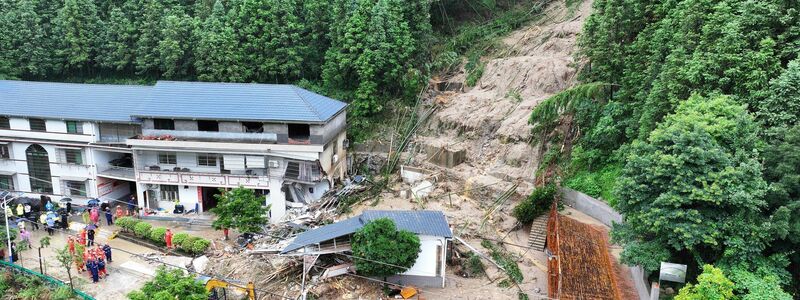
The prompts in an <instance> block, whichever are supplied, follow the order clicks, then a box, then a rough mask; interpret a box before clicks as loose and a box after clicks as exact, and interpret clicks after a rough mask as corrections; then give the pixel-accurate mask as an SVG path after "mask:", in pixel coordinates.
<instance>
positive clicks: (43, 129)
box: [28, 118, 47, 132]
mask: <svg viewBox="0 0 800 300" xmlns="http://www.w3.org/2000/svg"><path fill="white" fill-rule="evenodd" d="M40 121H41V122H42V124H41V125H42V126H41V129H39V126H38V125H39V124H38V122H40ZM34 122H36V123H37V124H36V125H37V126H35V127H36V129H34V126H33V125H34ZM28 126H29V128H30V130H31V131H39V132H47V121H46V120H45V119H41V118H29V119H28Z"/></svg>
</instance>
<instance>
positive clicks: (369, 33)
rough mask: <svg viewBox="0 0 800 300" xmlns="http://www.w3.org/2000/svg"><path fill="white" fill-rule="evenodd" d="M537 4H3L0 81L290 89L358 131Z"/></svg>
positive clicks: (425, 0)
mask: <svg viewBox="0 0 800 300" xmlns="http://www.w3.org/2000/svg"><path fill="white" fill-rule="evenodd" d="M545 2H546V1H532V2H518V1H513V0H499V1H495V0H492V1H487V0H470V1H457V0H437V1H430V0H332V1H328V0H216V1H215V0H196V1H195V0H167V1H163V0H0V79H2V78H6V79H23V80H43V81H67V82H90V83H142V84H148V83H152V82H153V81H155V80H159V79H166V80H199V81H215V82H258V83H294V84H298V85H300V86H302V87H305V88H309V89H311V90H316V91H324V94H325V95H328V96H331V97H334V98H338V99H342V100H345V101H348V102H350V103H351V106H350V114H351V116H352V118H351V120H352V123H353V124H351V125H353V126H354V127H355V128H357V129H366V128H367V127H369V125H370V123H369V119H370V118H374V117H376V116H379V115H380V114H381V113H384V112H385V111H386V109H385V108H386V107H389V106H392V105H395V104H398V105H400V106H403V105H406V104H408V103H409V101H413V100H414V99H415V97H416V96H417V95H418V94H419V92H420V90H421V89H422V88H423V87H424V86H425V85H427V80H428V78H429V76H431V75H433V74H436V73H437V72H442V71H447V70H450V69H452V68H453V67H454V66H457V65H459V64H461V62H462V60H463V59H465V55H466V54H468V53H470V54H472V53H475V52H476V49H479V50H480V51H481V52H480V53H479V54H484V51H485V50H486V49H490V48H491V45H488V44H490V40H491V39H492V38H493V37H496V36H499V35H502V34H503V33H507V32H509V31H511V30H513V29H515V28H517V27H519V26H521V25H522V24H525V22H526V21H528V20H530V19H531V18H533V17H535V16H536V13H535V12H538V11H539V9H540V6H541V4H542V3H545ZM473 57H474V58H473V60H477V58H480V55H477V54H474V55H473ZM411 103H413V102H411ZM360 131H361V130H358V132H360ZM357 138H358V137H357Z"/></svg>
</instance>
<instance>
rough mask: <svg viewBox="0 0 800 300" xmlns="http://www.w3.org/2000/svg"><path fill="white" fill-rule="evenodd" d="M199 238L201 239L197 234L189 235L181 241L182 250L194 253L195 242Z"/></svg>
mask: <svg viewBox="0 0 800 300" xmlns="http://www.w3.org/2000/svg"><path fill="white" fill-rule="evenodd" d="M198 239H200V238H199V237H196V236H189V237H187V238H186V239H184V240H183V242H182V243H181V250H183V251H185V252H188V253H192V247H193V246H194V242H195V241H197V240H198Z"/></svg>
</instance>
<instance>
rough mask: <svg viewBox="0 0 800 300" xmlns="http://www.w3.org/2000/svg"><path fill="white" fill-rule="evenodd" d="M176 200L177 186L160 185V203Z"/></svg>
mask: <svg viewBox="0 0 800 300" xmlns="http://www.w3.org/2000/svg"><path fill="white" fill-rule="evenodd" d="M175 200H178V186H177V185H163V184H162V185H161V201H175Z"/></svg>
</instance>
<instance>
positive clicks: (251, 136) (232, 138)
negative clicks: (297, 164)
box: [139, 129, 278, 144]
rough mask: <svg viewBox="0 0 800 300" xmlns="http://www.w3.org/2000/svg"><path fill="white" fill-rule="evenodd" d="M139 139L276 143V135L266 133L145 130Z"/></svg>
mask: <svg viewBox="0 0 800 300" xmlns="http://www.w3.org/2000/svg"><path fill="white" fill-rule="evenodd" d="M139 138H140V139H160V140H180V141H202V142H243V143H259V144H263V143H272V144H274V143H276V142H277V141H278V135H277V134H275V133H267V132H220V131H186V130H160V129H146V130H144V131H143V132H142V135H141V136H140V137H139Z"/></svg>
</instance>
